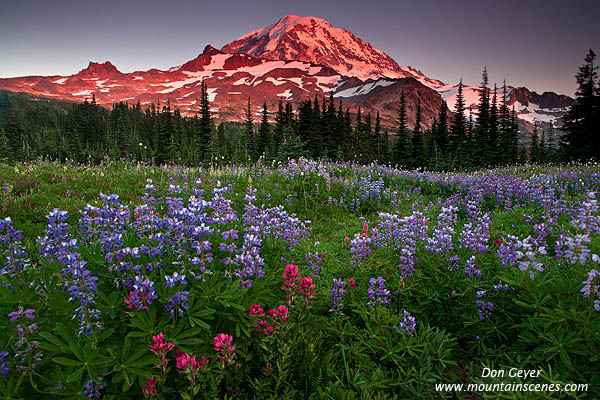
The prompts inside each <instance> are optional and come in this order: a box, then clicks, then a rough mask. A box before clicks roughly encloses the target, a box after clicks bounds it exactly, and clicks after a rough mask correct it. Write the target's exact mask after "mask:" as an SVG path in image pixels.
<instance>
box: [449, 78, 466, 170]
mask: <svg viewBox="0 0 600 400" xmlns="http://www.w3.org/2000/svg"><path fill="white" fill-rule="evenodd" d="M454 108H455V110H454V118H453V120H452V126H451V127H450V132H451V134H452V150H454V166H462V165H463V163H464V151H465V149H464V145H465V136H466V130H467V121H466V118H465V99H464V96H463V83H462V79H461V80H460V83H459V84H458V91H457V93H456V105H455V107H454Z"/></svg>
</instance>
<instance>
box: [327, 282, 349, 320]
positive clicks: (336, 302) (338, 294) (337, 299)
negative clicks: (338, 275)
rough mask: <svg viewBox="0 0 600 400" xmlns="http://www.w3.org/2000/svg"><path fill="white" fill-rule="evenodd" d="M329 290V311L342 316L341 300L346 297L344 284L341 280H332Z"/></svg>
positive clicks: (342, 305) (342, 306)
mask: <svg viewBox="0 0 600 400" xmlns="http://www.w3.org/2000/svg"><path fill="white" fill-rule="evenodd" d="M332 286H333V288H332V289H331V309H330V310H329V311H331V312H333V313H337V314H342V309H343V308H344V304H343V299H344V296H345V295H346V289H345V288H346V282H344V281H343V280H341V279H334V280H333V282H332Z"/></svg>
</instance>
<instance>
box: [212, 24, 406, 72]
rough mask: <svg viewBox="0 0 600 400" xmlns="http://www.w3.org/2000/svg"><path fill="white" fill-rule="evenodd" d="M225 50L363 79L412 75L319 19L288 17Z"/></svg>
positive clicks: (380, 52)
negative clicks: (317, 66)
mask: <svg viewBox="0 0 600 400" xmlns="http://www.w3.org/2000/svg"><path fill="white" fill-rule="evenodd" d="M222 51H224V52H226V53H246V54H250V55H253V56H258V57H263V58H267V59H271V60H299V61H306V62H311V63H314V64H322V65H325V66H327V67H330V68H332V69H333V70H335V71H336V72H338V73H340V74H343V75H346V76H353V77H357V78H359V79H363V80H364V79H368V78H377V77H389V78H403V77H407V76H412V74H411V73H410V72H408V71H405V70H403V69H402V68H401V67H400V66H399V65H398V64H397V63H396V62H395V61H394V60H393V59H392V58H391V57H390V56H388V55H387V54H385V53H384V52H383V51H381V50H378V49H375V48H373V47H372V46H371V45H370V44H369V43H367V42H365V41H363V40H361V39H360V38H358V37H356V36H355V35H353V34H352V33H350V32H348V31H347V30H345V29H341V28H336V27H334V26H332V25H331V24H330V23H329V22H327V21H325V20H324V19H322V18H316V17H299V16H297V15H292V14H288V15H286V16H284V17H282V18H281V19H279V20H278V21H277V22H276V23H275V24H273V25H270V26H267V27H265V28H261V29H256V30H254V31H252V32H249V33H247V34H245V35H243V36H241V37H239V38H238V39H236V40H235V41H233V42H231V43H229V44H227V45H225V46H223V48H222Z"/></svg>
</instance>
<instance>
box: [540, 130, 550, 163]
mask: <svg viewBox="0 0 600 400" xmlns="http://www.w3.org/2000/svg"><path fill="white" fill-rule="evenodd" d="M546 146H547V145H546V131H545V130H542V137H541V139H540V147H539V150H538V162H540V163H545V162H546V161H547V159H546V157H547V155H548V150H547V147H546Z"/></svg>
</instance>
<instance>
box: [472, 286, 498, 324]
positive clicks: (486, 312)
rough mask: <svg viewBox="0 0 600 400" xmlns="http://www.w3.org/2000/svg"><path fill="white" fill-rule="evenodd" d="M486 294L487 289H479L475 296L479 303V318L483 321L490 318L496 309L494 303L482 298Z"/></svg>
mask: <svg viewBox="0 0 600 400" xmlns="http://www.w3.org/2000/svg"><path fill="white" fill-rule="evenodd" d="M485 295H486V292H485V290H478V291H477V294H476V295H475V297H476V298H477V300H475V304H477V313H478V314H479V320H480V321H483V320H484V319H490V318H491V316H492V312H493V311H494V303H492V302H491V301H488V302H486V301H484V300H481V299H482V298H484V297H485Z"/></svg>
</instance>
